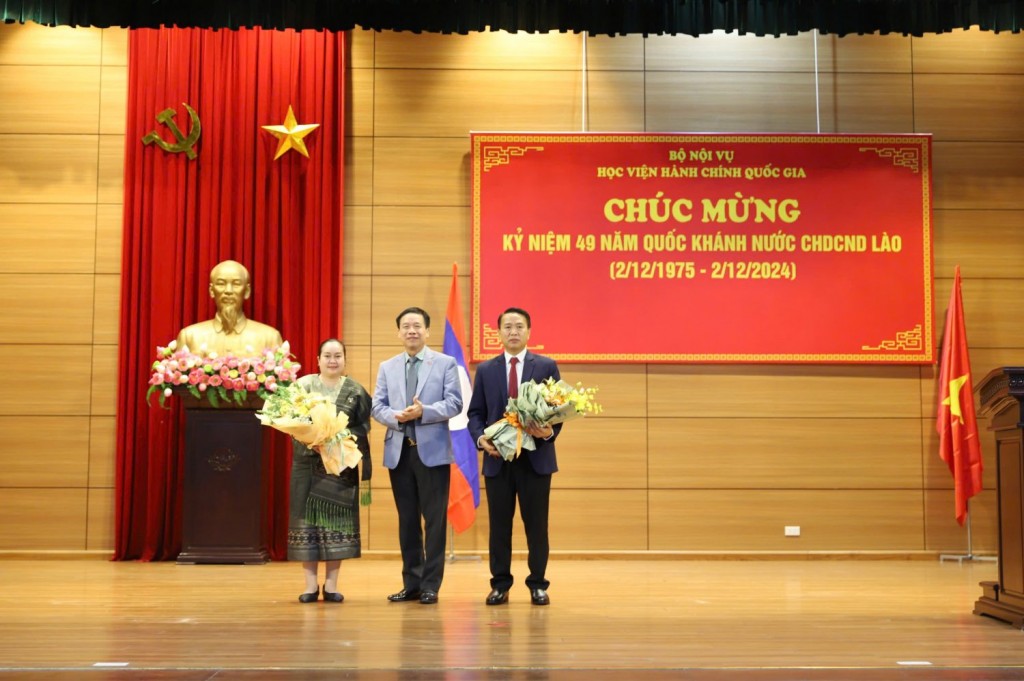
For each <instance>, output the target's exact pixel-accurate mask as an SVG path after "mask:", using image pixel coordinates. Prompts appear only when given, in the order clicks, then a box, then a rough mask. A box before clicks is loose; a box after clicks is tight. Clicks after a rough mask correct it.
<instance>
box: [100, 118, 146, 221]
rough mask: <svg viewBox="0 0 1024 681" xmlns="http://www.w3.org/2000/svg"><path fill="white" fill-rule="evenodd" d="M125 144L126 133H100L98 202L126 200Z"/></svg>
mask: <svg viewBox="0 0 1024 681" xmlns="http://www.w3.org/2000/svg"><path fill="white" fill-rule="evenodd" d="M138 143H139V144H142V140H139V142H138ZM124 144H125V139H124V135H100V149H99V158H98V161H97V166H98V170H97V178H96V180H97V192H96V199H95V200H96V202H97V203H118V204H120V203H123V202H124Z"/></svg>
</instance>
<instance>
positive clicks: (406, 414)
mask: <svg viewBox="0 0 1024 681" xmlns="http://www.w3.org/2000/svg"><path fill="white" fill-rule="evenodd" d="M421 416H423V403H422V402H420V398H418V397H414V398H412V404H411V405H409V406H408V407H406V408H405V409H403V410H402V411H396V412H395V420H396V421H398V422H399V423H406V422H408V421H415V420H416V419H418V418H419V417H421Z"/></svg>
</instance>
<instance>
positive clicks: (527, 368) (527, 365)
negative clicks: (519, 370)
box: [519, 350, 533, 384]
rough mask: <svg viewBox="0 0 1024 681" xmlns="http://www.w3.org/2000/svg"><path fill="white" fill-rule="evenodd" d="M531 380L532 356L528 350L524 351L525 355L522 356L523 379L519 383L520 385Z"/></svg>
mask: <svg viewBox="0 0 1024 681" xmlns="http://www.w3.org/2000/svg"><path fill="white" fill-rule="evenodd" d="M532 380H533V355H532V354H531V353H530V351H529V350H527V351H526V355H524V356H523V378H522V379H521V380H520V381H519V383H520V384H523V383H526V382H527V381H532Z"/></svg>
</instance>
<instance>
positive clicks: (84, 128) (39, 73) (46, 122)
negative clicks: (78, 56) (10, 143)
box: [0, 65, 100, 135]
mask: <svg viewBox="0 0 1024 681" xmlns="http://www.w3.org/2000/svg"><path fill="white" fill-rule="evenodd" d="M0 81H2V82H3V84H4V96H3V97H0V133H46V134H55V133H58V134H59V133H67V134H78V135H82V134H95V133H96V132H97V131H98V128H99V103H100V69H99V67H98V66H3V65H0Z"/></svg>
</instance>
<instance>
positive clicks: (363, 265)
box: [342, 206, 373, 275]
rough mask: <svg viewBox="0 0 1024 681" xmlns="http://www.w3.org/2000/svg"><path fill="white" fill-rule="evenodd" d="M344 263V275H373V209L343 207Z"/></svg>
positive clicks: (367, 207) (368, 207)
mask: <svg viewBox="0 0 1024 681" xmlns="http://www.w3.org/2000/svg"><path fill="white" fill-rule="evenodd" d="M343 229H344V232H345V241H344V245H343V249H344V263H343V266H342V272H343V273H344V274H346V275H352V274H362V275H370V274H372V273H373V208H372V207H371V206H345V224H344V227H343Z"/></svg>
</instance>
